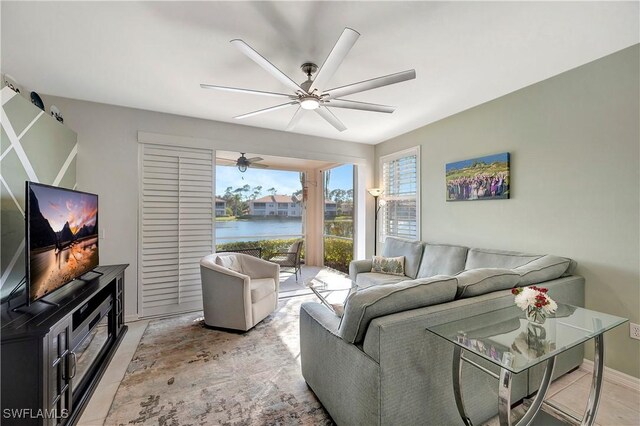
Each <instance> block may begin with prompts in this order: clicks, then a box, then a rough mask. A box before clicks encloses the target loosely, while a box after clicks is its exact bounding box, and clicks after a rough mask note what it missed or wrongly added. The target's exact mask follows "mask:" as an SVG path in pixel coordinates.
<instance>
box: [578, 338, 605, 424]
mask: <svg viewBox="0 0 640 426" xmlns="http://www.w3.org/2000/svg"><path fill="white" fill-rule="evenodd" d="M594 341H595V350H594V354H593V377H592V379H591V391H590V392H589V400H588V402H587V408H586V410H585V411H584V416H582V425H583V426H592V425H593V423H594V422H595V421H596V414H597V413H598V405H599V404H600V392H601V391H602V372H603V371H604V334H599V335H597V336H596V337H595V338H594Z"/></svg>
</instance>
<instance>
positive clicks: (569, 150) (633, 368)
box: [376, 45, 640, 377]
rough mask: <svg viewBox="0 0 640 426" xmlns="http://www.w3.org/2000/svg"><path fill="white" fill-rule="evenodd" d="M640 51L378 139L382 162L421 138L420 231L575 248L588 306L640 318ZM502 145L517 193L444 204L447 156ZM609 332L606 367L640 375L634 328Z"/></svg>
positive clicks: (532, 248) (431, 237)
mask: <svg viewBox="0 0 640 426" xmlns="http://www.w3.org/2000/svg"><path fill="white" fill-rule="evenodd" d="M639 50H640V49H639V45H635V46H632V47H630V48H627V49H624V50H622V51H620V52H617V53H614V54H612V55H609V56H607V57H604V58H602V59H599V60H597V61H594V62H591V63H589V64H586V65H584V66H581V67H579V68H576V69H573V70H570V71H568V72H565V73H563V74H560V75H558V76H555V77H553V78H550V79H548V80H545V81H542V82H540V83H537V84H534V85H532V86H529V87H526V88H524V89H521V90H519V91H517V92H514V93H511V94H509V95H506V96H504V97H501V98H499V99H496V100H494V101H491V102H488V103H485V104H483V105H480V106H478V107H475V108H472V109H470V110H467V111H464V112H462V113H459V114H457V115H454V116H452V117H449V118H446V119H444V120H441V121H438V122H436V123H433V124H430V125H428V126H425V127H422V128H420V129H417V130H415V131H413V132H410V133H407V134H405V135H402V136H399V137H397V138H394V139H392V140H389V141H386V142H384V143H381V144H379V145H377V146H376V159H378V158H379V157H380V156H381V155H385V154H389V153H392V152H395V151H398V150H402V149H405V148H408V147H411V146H416V145H420V146H421V163H422V170H421V185H422V188H421V190H422V194H421V196H422V203H421V206H422V211H421V221H422V222H421V225H422V238H423V239H425V240H428V241H435V242H447V243H454V244H462V245H467V246H475V247H487V248H498V249H507V250H508V249H511V250H520V251H526V252H533V253H552V254H556V255H562V256H567V257H571V258H573V259H575V260H576V261H577V262H578V269H577V274H579V275H582V276H584V277H585V279H586V305H587V307H588V308H592V309H595V310H600V311H603V312H608V313H612V314H615V315H620V316H624V317H627V318H630V319H631V321H632V322H634V323H640V250H639V240H640V229H639V222H640V208H639V204H640V197H639V192H640V191H639V189H638V184H639V182H640V172H639V171H640V161H639V157H640V149H639V146H640V134H639V121H640V118H639V117H640V107H639V97H640V88H639V79H640V71H639V63H640V58H639ZM469 72H473V71H472V70H470V71H469ZM500 152H510V153H511V174H512V180H511V196H512V198H511V199H510V200H497V201H476V202H449V203H447V202H445V186H444V167H445V164H446V163H449V162H452V161H456V160H465V159H469V158H474V157H478V156H482V155H486V154H495V153H500ZM376 163H377V162H376ZM605 341H606V347H607V350H606V357H605V359H606V365H607V366H609V367H611V368H614V369H616V370H619V371H622V372H624V373H626V374H630V375H632V376H635V377H640V342H639V341H637V340H632V339H630V338H629V327H628V325H627V324H625V325H624V326H621V327H618V328H617V329H615V330H613V331H611V332H609V333H607V335H606V337H605ZM590 352H591V351H590V350H589V348H588V350H587V351H586V356H587V357H590V356H591V354H590Z"/></svg>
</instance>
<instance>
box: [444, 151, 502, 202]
mask: <svg viewBox="0 0 640 426" xmlns="http://www.w3.org/2000/svg"><path fill="white" fill-rule="evenodd" d="M509 164H510V162H509V153H508V152H504V153H501V154H494V155H487V156H485V157H480V158H472V159H470V160H464V161H457V162H455V163H449V164H447V165H446V166H445V173H446V197H447V201H477V200H500V199H507V198H509V193H510V187H509V185H510V180H511V176H510V169H509Z"/></svg>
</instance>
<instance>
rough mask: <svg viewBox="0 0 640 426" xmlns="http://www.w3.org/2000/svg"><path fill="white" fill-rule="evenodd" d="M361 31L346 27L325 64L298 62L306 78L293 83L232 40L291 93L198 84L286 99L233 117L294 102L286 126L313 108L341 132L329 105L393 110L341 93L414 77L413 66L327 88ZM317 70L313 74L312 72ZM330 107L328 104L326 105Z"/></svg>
mask: <svg viewBox="0 0 640 426" xmlns="http://www.w3.org/2000/svg"><path fill="white" fill-rule="evenodd" d="M359 36H360V34H359V33H358V32H357V31H355V30H352V29H351V28H345V29H344V31H343V32H342V34H341V35H340V38H338V41H337V42H336V44H335V46H333V49H332V50H331V52H330V53H329V56H327V59H325V61H324V64H322V66H321V67H319V68H318V66H317V65H316V64H314V63H311V62H306V63H304V64H302V65H301V66H300V68H301V69H302V71H303V72H304V73H305V74H306V75H307V80H306V81H304V82H302V83H301V84H298V83H296V82H295V81H293V80H292V79H291V78H289V77H288V76H287V75H286V74H285V73H283V72H282V71H280V70H279V69H278V68H276V66H275V65H273V64H272V63H271V62H269V61H268V60H266V59H265V58H264V57H263V56H262V55H260V54H259V53H258V52H256V51H255V50H254V49H253V48H251V46H249V45H248V44H247V43H245V42H244V41H242V40H240V39H236V40H231V44H233V45H234V46H235V47H237V48H238V49H239V50H240V51H241V52H242V53H244V54H245V55H247V56H248V57H249V58H250V59H251V60H253V61H254V62H255V63H257V64H258V65H260V66H261V67H262V68H264V69H265V70H266V71H267V72H268V73H269V74H271V75H272V76H274V77H275V78H276V79H278V80H279V81H280V82H281V83H283V84H284V85H285V86H287V87H288V88H289V89H290V90H291V91H292V92H293V93H291V94H286V93H275V92H264V91H259V90H252V89H241V88H237V87H226V86H215V85H212V84H201V85H200V87H202V88H203V89H214V90H223V91H228V92H239V93H251V94H254V95H261V96H271V97H274V98H281V99H286V100H287V102H285V103H283V104H280V105H276V106H272V107H269V108H265V109H261V110H258V111H253V112H250V113H247V114H242V115H238V116H236V117H234V118H236V119H243V118H248V117H253V116H254V115H258V114H263V113H266V112H271V111H276V110H279V109H282V108H288V107H290V106H297V107H298V109H297V110H296V112H295V113H294V114H293V117H292V118H291V121H290V122H289V125H288V126H287V130H291V129H293V128H294V127H295V125H296V124H297V123H298V121H299V120H300V118H301V117H302V114H303V113H304V111H307V110H309V111H310V110H313V111H315V112H316V113H318V115H320V116H321V117H322V118H324V119H325V120H326V121H328V122H329V123H330V124H331V125H332V126H333V127H335V128H336V129H337V130H338V131H340V132H342V131H343V130H346V129H347V127H346V126H345V125H344V124H343V123H342V122H341V121H340V120H339V119H338V118H337V117H336V116H335V115H334V114H333V112H331V110H330V109H329V108H348V109H356V110H361V111H374V112H382V113H392V112H393V111H394V110H395V107H392V106H388V105H379V104H372V103H367V102H359V101H353V100H348V99H342V97H343V96H347V95H352V94H354V93H360V92H364V91H366V90H371V89H376V88H378V87H383V86H388V85H390V84H395V83H400V82H402V81H406V80H411V79H414V78H416V71H415V70H413V69H412V70H407V71H402V72H398V73H395V74H389V75H386V76H383V77H377V78H372V79H370V80H365V81H360V82H358V83H353V84H348V85H346V86H341V87H335V88H333V89H327V88H326V87H327V83H328V82H329V80H330V79H331V77H332V76H333V74H334V73H335V72H336V70H337V69H338V67H339V66H340V64H341V63H342V61H343V60H344V58H345V57H346V56H347V53H349V50H351V48H352V47H353V45H354V44H355V42H356V40H357V39H358V37H359ZM316 71H317V74H316V76H315V78H312V75H313V74H314V73H315V72H316ZM328 107H329V108H328Z"/></svg>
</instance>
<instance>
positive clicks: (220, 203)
mask: <svg viewBox="0 0 640 426" xmlns="http://www.w3.org/2000/svg"><path fill="white" fill-rule="evenodd" d="M226 215H227V202H226V201H225V200H223V199H222V198H218V197H216V216H226Z"/></svg>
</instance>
